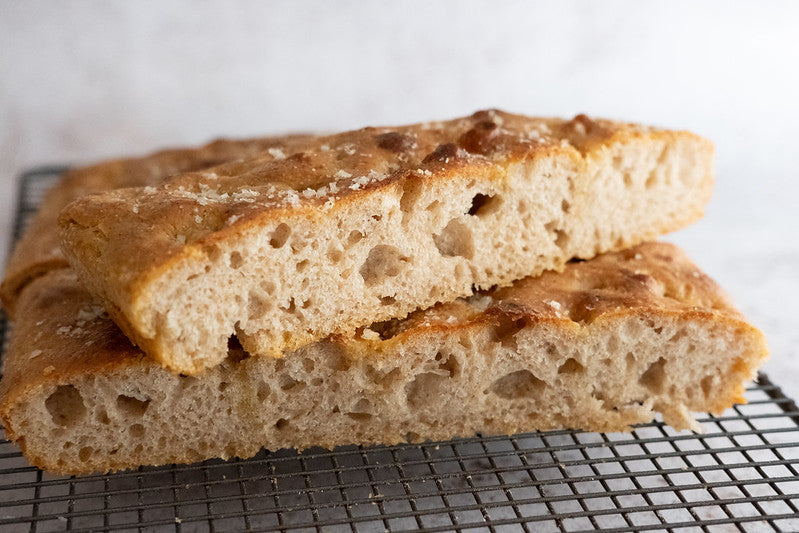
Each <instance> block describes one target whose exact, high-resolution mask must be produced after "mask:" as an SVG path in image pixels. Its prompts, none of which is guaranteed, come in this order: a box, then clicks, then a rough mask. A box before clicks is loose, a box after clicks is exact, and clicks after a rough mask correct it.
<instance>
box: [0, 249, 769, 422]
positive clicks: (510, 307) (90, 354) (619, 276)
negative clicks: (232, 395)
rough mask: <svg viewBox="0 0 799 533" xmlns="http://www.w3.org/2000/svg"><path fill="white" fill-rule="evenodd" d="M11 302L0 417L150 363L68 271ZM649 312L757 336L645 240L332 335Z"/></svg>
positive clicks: (697, 277)
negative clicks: (36, 393)
mask: <svg viewBox="0 0 799 533" xmlns="http://www.w3.org/2000/svg"><path fill="white" fill-rule="evenodd" d="M19 306H20V319H19V321H18V322H17V323H16V325H15V329H14V331H13V335H12V341H11V344H10V346H9V350H8V353H7V354H6V358H5V359H6V360H5V375H4V377H3V381H2V384H0V393H1V394H2V400H0V413H2V412H3V411H5V410H6V409H8V408H9V406H10V405H11V404H12V403H13V402H14V401H15V399H16V398H19V397H20V396H19V395H21V394H24V393H25V391H27V390H31V389H32V388H34V387H36V386H38V385H41V384H53V383H68V382H70V380H73V379H75V378H76V377H79V376H85V375H91V374H97V373H103V372H110V371H112V370H119V369H122V368H125V367H129V366H138V367H140V368H142V369H144V368H148V367H150V368H155V367H156V366H157V363H155V362H154V361H153V360H151V359H149V358H148V357H147V356H145V355H144V354H143V353H142V352H140V351H139V350H138V349H136V348H135V347H133V346H132V345H131V344H130V342H129V341H128V340H127V338H126V337H125V336H124V335H123V334H122V333H121V332H120V331H119V329H117V327H116V326H115V325H114V323H113V322H112V321H111V320H110V319H109V318H108V316H107V315H106V314H105V313H104V312H103V310H102V307H101V306H99V305H97V304H96V303H95V302H94V301H93V300H92V298H91V297H90V296H89V295H88V294H87V293H86V291H85V290H84V289H82V287H81V286H80V284H79V283H78V282H77V280H76V278H75V277H74V274H72V273H71V272H70V271H69V270H68V269H63V270H58V271H53V272H50V273H49V274H47V275H45V276H43V277H41V278H39V279H37V280H36V281H34V282H33V283H31V284H30V286H29V287H28V288H27V289H26V290H25V291H24V292H23V294H22V297H21V298H20V301H19ZM657 314H661V315H662V314H672V315H677V316H682V317H684V318H686V319H687V318H692V319H696V320H705V321H725V322H727V323H730V324H732V325H734V326H735V327H737V328H739V331H741V332H742V333H741V334H747V335H756V336H758V337H760V338H762V335H761V334H760V333H759V332H758V331H757V330H756V329H755V328H753V327H752V326H750V325H748V324H747V323H746V322H744V319H743V317H742V316H741V315H740V314H739V313H738V311H736V310H735V308H734V307H733V306H732V304H731V303H730V302H729V300H728V299H727V297H726V295H725V294H724V292H723V291H722V290H721V288H720V287H719V286H718V285H717V284H716V283H715V282H714V281H713V280H712V279H710V278H709V277H708V276H706V275H705V274H704V273H702V272H701V271H700V270H699V269H698V268H697V267H696V266H695V265H694V264H693V263H692V262H691V261H690V260H689V259H688V258H687V257H686V256H685V254H684V253H683V252H682V251H681V250H680V249H679V248H677V247H676V246H674V245H671V244H666V243H647V244H642V245H640V246H637V247H635V248H632V249H630V250H626V251H623V252H616V253H608V254H604V255H600V256H598V257H596V258H594V259H591V260H589V261H583V262H571V263H569V264H568V265H567V266H566V268H565V270H564V271H563V272H562V273H555V272H547V273H545V274H543V275H542V276H540V277H536V278H526V279H523V280H520V281H518V282H516V283H515V284H514V285H512V286H511V287H508V288H505V289H498V290H494V291H487V292H485V293H483V294H480V295H477V296H475V297H472V298H469V299H467V300H463V299H462V300H458V301H456V302H453V303H449V304H440V305H438V306H436V307H433V308H431V309H428V310H424V311H418V312H415V313H413V314H412V315H411V316H409V317H408V318H406V319H404V320H393V321H389V322H387V323H382V324H374V325H372V327H371V331H363V332H361V334H360V335H358V336H356V337H355V338H342V337H335V338H334V339H333V340H334V341H335V342H340V343H342V344H344V345H345V346H346V347H347V350H348V352H349V353H350V354H352V356H353V357H376V356H378V354H379V353H380V352H383V351H384V350H383V348H386V347H389V346H390V345H391V344H393V343H396V342H402V341H403V340H404V339H407V338H409V337H411V336H417V335H423V334H425V333H436V332H438V334H444V335H446V334H448V333H451V332H453V331H455V330H459V329H462V328H471V327H485V326H488V327H498V328H503V327H506V326H507V325H508V324H510V327H511V328H515V329H518V327H521V325H526V324H531V323H534V322H546V323H547V324H549V325H550V326H552V327H557V328H561V329H563V330H564V331H565V332H578V331H580V328H581V327H583V326H585V325H586V324H589V323H593V322H596V321H601V320H607V321H611V322H612V320H613V319H614V318H615V317H620V316H641V317H644V318H646V317H650V316H653V315H657ZM520 320H521V321H522V322H521V323H520V322H519V321H520ZM520 324H521V325H520ZM383 343H385V345H384V346H381V345H383ZM763 347H764V348H763V349H764V350H765V344H763Z"/></svg>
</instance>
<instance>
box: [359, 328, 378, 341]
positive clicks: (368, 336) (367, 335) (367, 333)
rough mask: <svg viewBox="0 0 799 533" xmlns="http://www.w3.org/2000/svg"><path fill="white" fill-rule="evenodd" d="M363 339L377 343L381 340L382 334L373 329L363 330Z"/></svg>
mask: <svg viewBox="0 0 799 533" xmlns="http://www.w3.org/2000/svg"><path fill="white" fill-rule="evenodd" d="M361 338H362V339H365V340H368V341H376V340H380V334H379V333H378V332H376V331H375V330H373V329H369V328H363V332H362V333H361Z"/></svg>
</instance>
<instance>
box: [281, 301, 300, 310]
mask: <svg viewBox="0 0 799 533" xmlns="http://www.w3.org/2000/svg"><path fill="white" fill-rule="evenodd" d="M281 309H283V310H284V311H285V312H287V313H294V312H295V311H296V310H297V304H295V303H294V298H290V299H289V303H288V304H286V306H285V307H281Z"/></svg>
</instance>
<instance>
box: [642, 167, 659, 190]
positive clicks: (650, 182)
mask: <svg viewBox="0 0 799 533" xmlns="http://www.w3.org/2000/svg"><path fill="white" fill-rule="evenodd" d="M657 183H658V175H657V172H655V171H652V172H650V173H649V176H648V177H647V178H646V183H644V187H645V188H647V189H651V188H652V187H654V186H655V185H657Z"/></svg>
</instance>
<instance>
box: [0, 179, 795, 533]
mask: <svg viewBox="0 0 799 533" xmlns="http://www.w3.org/2000/svg"><path fill="white" fill-rule="evenodd" d="M61 170H62V169H61V168H46V169H39V170H35V171H32V172H29V173H27V174H25V175H24V176H23V177H22V180H21V182H20V193H19V199H20V202H19V208H18V209H19V211H18V213H19V216H18V218H17V224H16V227H15V229H14V232H15V237H19V234H20V232H21V231H22V229H23V227H24V223H25V220H26V219H27V218H28V216H29V215H30V214H31V213H32V212H33V211H34V210H35V208H36V205H37V204H38V202H39V200H40V198H41V194H42V193H43V191H45V190H46V188H47V187H48V186H49V185H50V184H52V182H53V180H54V179H55V177H56V176H57V175H58V173H59V172H60V171H61ZM6 329H7V324H6V321H5V320H0V339H2V342H3V345H4V343H5V333H6ZM746 396H747V399H748V400H749V403H748V404H747V405H743V406H735V407H734V408H732V409H730V410H728V411H727V412H725V413H724V414H723V415H722V416H711V415H708V416H706V417H704V418H702V419H701V420H700V421H701V422H702V423H703V425H704V426H705V428H706V430H707V432H706V433H704V434H702V435H699V434H694V433H690V432H676V431H674V430H672V429H671V428H670V427H668V426H665V425H663V424H662V423H660V422H652V423H649V424H644V425H641V426H638V427H637V428H636V430H635V431H634V432H632V433H631V434H624V433H609V434H597V433H585V432H576V431H550V432H537V433H529V434H520V435H514V436H494V437H480V436H478V437H474V438H467V439H455V440H451V441H446V442H438V443H425V444H421V445H411V444H408V445H398V446H374V447H359V446H346V447H341V448H337V449H335V450H333V451H327V450H321V449H311V450H306V451H304V452H302V453H298V452H297V451H295V450H280V451H277V452H267V451H261V452H260V453H259V454H258V455H257V456H256V457H254V458H252V459H248V460H231V461H221V460H211V461H205V462H203V463H198V464H194V465H173V466H168V467H143V468H140V469H138V470H136V471H127V472H122V473H118V474H111V475H93V476H83V477H77V478H67V477H54V476H50V475H48V474H46V473H43V472H42V471H40V470H38V469H37V468H35V467H33V466H30V465H29V464H28V463H27V462H26V461H25V459H24V458H23V457H22V456H21V454H20V452H19V449H18V448H17V447H16V446H15V445H14V444H12V443H10V442H8V441H7V440H5V434H2V435H0V531H4V532H5V531H9V532H16V531H31V532H43V531H63V530H86V531H89V530H90V531H111V530H113V531H117V530H124V531H139V532H144V531H147V532H151V531H179V532H189V531H191V532H195V531H199V532H202V531H210V532H218V531H244V530H249V531H274V530H280V531H384V530H391V531H402V530H419V529H425V530H428V531H452V530H458V531H525V532H539V531H591V530H603V531H653V530H654V531H747V532H748V531H799V472H798V470H799V410H798V409H797V406H796V404H795V403H794V402H793V400H791V399H789V398H787V397H785V396H784V395H783V393H782V391H781V390H780V388H779V387H778V386H776V385H775V384H773V383H772V382H771V381H769V379H768V378H767V377H766V376H765V375H761V376H760V378H759V380H758V382H757V383H756V384H754V385H753V386H751V387H750V388H749V389H748V391H747V394H746Z"/></svg>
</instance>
